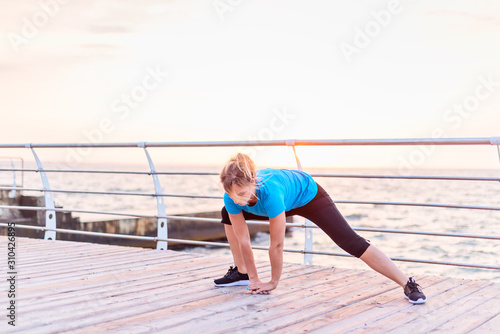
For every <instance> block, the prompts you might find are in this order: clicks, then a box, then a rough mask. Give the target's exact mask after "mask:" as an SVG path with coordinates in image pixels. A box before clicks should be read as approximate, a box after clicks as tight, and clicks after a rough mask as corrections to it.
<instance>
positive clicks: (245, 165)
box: [219, 153, 256, 195]
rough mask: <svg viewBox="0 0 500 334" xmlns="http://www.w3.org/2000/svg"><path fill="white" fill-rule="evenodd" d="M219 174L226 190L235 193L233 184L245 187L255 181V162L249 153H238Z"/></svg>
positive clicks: (229, 193) (228, 192) (230, 193)
mask: <svg viewBox="0 0 500 334" xmlns="http://www.w3.org/2000/svg"><path fill="white" fill-rule="evenodd" d="M219 176H220V182H221V184H222V186H223V187H224V191H225V192H226V193H227V194H228V195H233V194H232V192H233V185H235V184H237V185H239V186H242V187H245V186H249V185H251V184H252V182H254V181H255V176H256V168H255V163H254V162H253V161H252V159H250V157H249V156H248V155H246V154H243V153H238V154H236V155H235V156H234V157H232V158H231V159H230V160H229V161H228V162H227V163H226V165H225V166H224V168H222V171H221V172H220V174H219Z"/></svg>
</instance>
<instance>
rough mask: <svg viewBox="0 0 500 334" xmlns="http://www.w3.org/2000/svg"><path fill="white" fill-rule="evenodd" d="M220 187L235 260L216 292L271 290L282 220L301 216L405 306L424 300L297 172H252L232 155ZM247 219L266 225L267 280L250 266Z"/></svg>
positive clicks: (279, 264) (278, 267)
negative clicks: (382, 280)
mask: <svg viewBox="0 0 500 334" xmlns="http://www.w3.org/2000/svg"><path fill="white" fill-rule="evenodd" d="M220 180H221V183H222V186H223V187H224V191H225V194H224V208H223V209H222V223H223V224H225V225H224V227H225V231H226V236H227V239H228V241H229V245H230V248H231V253H232V255H233V259H234V267H233V266H231V267H230V269H229V271H228V272H227V274H226V275H225V276H224V277H222V278H220V279H217V280H215V281H214V283H215V285H216V286H233V285H248V289H249V290H251V291H252V293H257V294H269V292H270V291H271V290H274V289H276V287H277V286H278V282H279V280H280V277H281V272H282V269H283V243H284V239H285V222H286V217H287V216H293V215H300V216H302V217H305V218H307V219H309V220H310V221H312V222H313V223H315V224H316V225H317V226H318V227H319V228H321V229H322V230H323V231H324V232H325V233H326V234H327V235H328V236H330V238H331V239H332V240H333V241H334V242H335V243H336V244H337V245H339V246H340V247H341V248H342V249H343V250H345V251H346V252H348V253H349V254H351V255H353V256H355V257H358V258H360V259H361V260H363V261H364V262H365V263H366V264H367V265H368V266H370V267H371V268H372V269H374V270H376V271H377V272H379V273H381V274H382V275H384V276H386V277H388V278H390V279H391V280H393V281H394V282H396V283H397V284H399V285H400V286H401V287H403V290H404V296H405V298H406V299H408V301H409V302H410V303H414V304H422V303H425V301H426V297H425V295H424V294H423V292H422V290H421V288H420V286H419V285H418V284H417V283H416V282H415V281H414V279H413V278H411V277H408V276H406V275H405V274H403V272H401V270H399V268H398V267H396V265H395V264H394V263H393V262H392V261H391V260H390V259H389V258H388V257H387V256H386V255H385V254H384V253H382V252H381V251H380V250H378V249H377V248H376V247H375V246H373V245H371V244H369V243H368V242H367V241H366V240H365V239H363V238H362V237H361V236H359V235H358V234H357V233H356V232H354V230H353V229H352V228H351V227H350V226H349V225H348V224H347V222H346V220H345V219H344V217H343V216H342V215H341V214H340V212H339V211H338V210H337V208H336V206H335V204H334V203H333V201H332V200H331V198H330V196H329V195H328V194H327V193H326V192H325V190H324V189H323V188H322V187H321V186H320V185H318V184H317V183H316V182H315V181H314V180H313V179H312V177H311V176H310V175H308V174H307V173H304V172H302V171H298V170H287V169H261V170H256V168H255V164H254V163H253V161H252V160H251V159H250V158H249V157H248V156H247V155H245V154H241V153H239V154H237V155H236V156H235V157H233V158H232V159H231V160H229V162H228V163H227V164H226V165H225V166H224V168H223V169H222V171H221V173H220ZM246 219H257V220H269V222H270V225H269V232H270V237H271V242H270V247H269V259H270V262H271V280H270V281H269V282H261V281H260V279H259V275H258V273H257V268H256V266H255V261H254V257H253V252H252V248H251V245H250V234H249V232H248V226H247V224H246Z"/></svg>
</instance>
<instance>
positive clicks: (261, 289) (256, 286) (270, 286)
mask: <svg viewBox="0 0 500 334" xmlns="http://www.w3.org/2000/svg"><path fill="white" fill-rule="evenodd" d="M276 286H277V284H274V283H272V282H267V283H262V282H258V283H257V282H256V283H252V284H250V285H249V286H248V290H250V291H251V292H252V295H254V294H259V295H268V294H269V291H271V290H274V289H276Z"/></svg>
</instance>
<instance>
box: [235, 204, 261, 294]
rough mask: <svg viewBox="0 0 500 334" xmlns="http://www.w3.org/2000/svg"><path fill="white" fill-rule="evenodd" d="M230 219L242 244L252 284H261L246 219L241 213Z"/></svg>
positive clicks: (241, 247)
mask: <svg viewBox="0 0 500 334" xmlns="http://www.w3.org/2000/svg"><path fill="white" fill-rule="evenodd" d="M229 219H230V220H231V224H232V226H233V231H234V234H235V235H236V238H237V239H238V242H239V244H240V250H241V255H242V256H243V260H244V261H245V266H246V268H247V273H248V278H249V279H250V284H252V283H259V282H260V280H259V275H258V273H257V267H256V266H255V260H254V257H253V251H252V245H251V243H250V233H249V232H248V225H247V223H246V221H245V217H243V213H242V212H240V213H238V214H236V215H232V214H229Z"/></svg>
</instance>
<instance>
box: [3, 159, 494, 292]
mask: <svg viewBox="0 0 500 334" xmlns="http://www.w3.org/2000/svg"><path fill="white" fill-rule="evenodd" d="M25 167H26V166H25ZM4 168H5V167H4ZM27 168H29V167H27ZM45 168H50V166H46V167H45ZM218 168H219V167H218V166H201V165H198V166H171V165H167V166H157V168H156V169H157V171H159V172H189V171H191V172H207V171H208V172H214V173H215V172H218ZM79 169H94V170H96V169H97V170H121V171H129V170H139V171H145V172H147V171H148V170H147V169H146V168H145V167H144V166H141V167H137V166H133V165H119V166H116V165H91V166H79ZM305 171H306V172H309V173H311V174H351V175H398V172H397V171H396V170H391V169H360V168H356V169H339V168H328V169H326V168H314V169H312V168H311V169H305ZM411 173H412V175H420V176H458V177H462V176H475V177H497V178H498V177H499V176H500V170H486V169H474V170H463V169H415V170H412V171H411ZM0 175H1V178H0V184H8V182H10V183H11V182H12V176H13V175H12V173H6V172H1V173H0ZM47 175H48V178H49V182H50V185H51V187H52V189H66V190H91V191H123V192H127V191H129V192H141V193H151V194H153V193H154V192H155V189H154V184H153V178H152V177H151V175H128V174H89V173H47ZM7 179H9V180H7ZM315 179H316V181H317V182H318V183H319V184H321V185H322V186H323V187H324V188H325V189H326V191H327V192H328V193H329V194H330V196H331V197H332V199H333V200H334V201H386V202H417V203H441V204H458V205H477V206H487V207H497V208H498V207H500V196H499V193H500V183H499V182H498V181H497V182H495V181H462V180H460V181H448V180H394V179H366V178H331V177H315ZM159 180H160V183H161V185H162V189H163V192H164V193H166V194H184V195H185V194H197V195H210V196H219V197H221V196H222V194H223V191H222V188H221V186H220V184H219V182H218V177H217V175H160V176H159ZM16 183H17V184H18V185H21V184H22V185H24V187H26V188H41V187H42V182H41V178H40V174H39V173H32V172H25V173H23V174H22V175H21V174H20V173H19V172H18V173H17V174H16ZM25 193H26V194H28V195H38V196H40V195H41V193H40V192H37V191H25ZM54 199H55V203H56V205H57V206H62V207H64V208H68V209H80V210H93V211H109V212H125V213H142V214H151V215H154V214H156V213H157V209H156V199H155V198H154V197H153V196H117V195H90V194H66V193H54ZM165 204H166V211H167V215H174V214H185V213H193V212H204V211H215V210H220V209H221V207H222V205H223V202H222V199H221V198H216V199H193V198H178V197H165ZM337 207H338V208H339V210H340V211H341V212H342V213H343V215H344V216H345V217H346V219H347V221H348V222H349V223H350V224H351V226H353V227H369V228H383V229H395V230H411V231H426V232H445V233H463V234H473V235H484V236H499V235H500V232H499V229H500V211H498V210H473V209H451V208H433V207H418V206H396V205H375V204H341V203H338V204H337ZM73 216H77V217H80V219H81V221H96V220H103V219H106V218H110V217H109V216H105V215H96V214H78V213H74V214H73ZM294 222H295V223H301V222H303V218H301V217H294ZM187 228H189V227H187ZM358 233H359V234H360V235H362V236H363V237H364V238H366V239H368V240H370V242H371V243H372V244H373V245H375V246H377V247H378V248H379V249H381V250H382V251H383V252H384V253H385V254H387V255H388V256H390V257H396V258H409V259H422V260H430V261H448V262H458V263H472V264H482V265H494V266H500V256H499V254H500V240H487V239H472V238H456V237H443V236H429V235H425V236H422V235H404V234H393V233H380V232H358ZM304 239H305V236H304V231H303V229H301V228H292V229H291V230H290V231H289V233H287V236H286V239H285V248H286V249H303V248H304ZM252 243H253V244H254V245H260V246H266V245H268V244H269V235H268V234H267V233H259V234H257V235H256V236H255V237H254V239H253V240H252ZM313 248H314V250H316V251H325V252H340V253H343V251H342V250H341V249H340V248H338V247H337V246H336V245H335V244H334V243H333V242H332V241H331V240H330V239H329V238H328V237H327V236H326V235H325V234H324V233H323V232H322V231H321V230H319V229H314V232H313ZM183 251H186V252H195V253H203V254H212V255H217V256H224V257H228V265H230V264H232V263H231V261H230V255H231V253H230V250H229V249H228V248H218V247H211V246H206V247H192V248H186V249H184V250H183ZM254 254H255V257H256V259H257V260H261V261H268V260H269V258H268V254H267V252H266V251H261V250H255V251H254ZM284 261H285V262H290V263H303V262H304V256H303V255H302V254H297V253H285V254H284ZM313 264H314V265H320V266H329V267H338V268H357V269H368V267H367V266H366V265H365V264H364V263H363V262H362V261H360V260H359V259H356V258H352V257H337V256H326V255H313ZM396 264H397V265H398V266H399V267H400V268H401V269H402V270H403V271H404V272H406V273H407V274H409V275H416V276H418V275H426V274H429V275H444V276H449V277H456V278H466V279H484V280H490V281H494V282H499V283H500V270H494V269H476V268H464V267H455V266H449V265H435V264H419V263H411V262H401V261H397V262H396Z"/></svg>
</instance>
